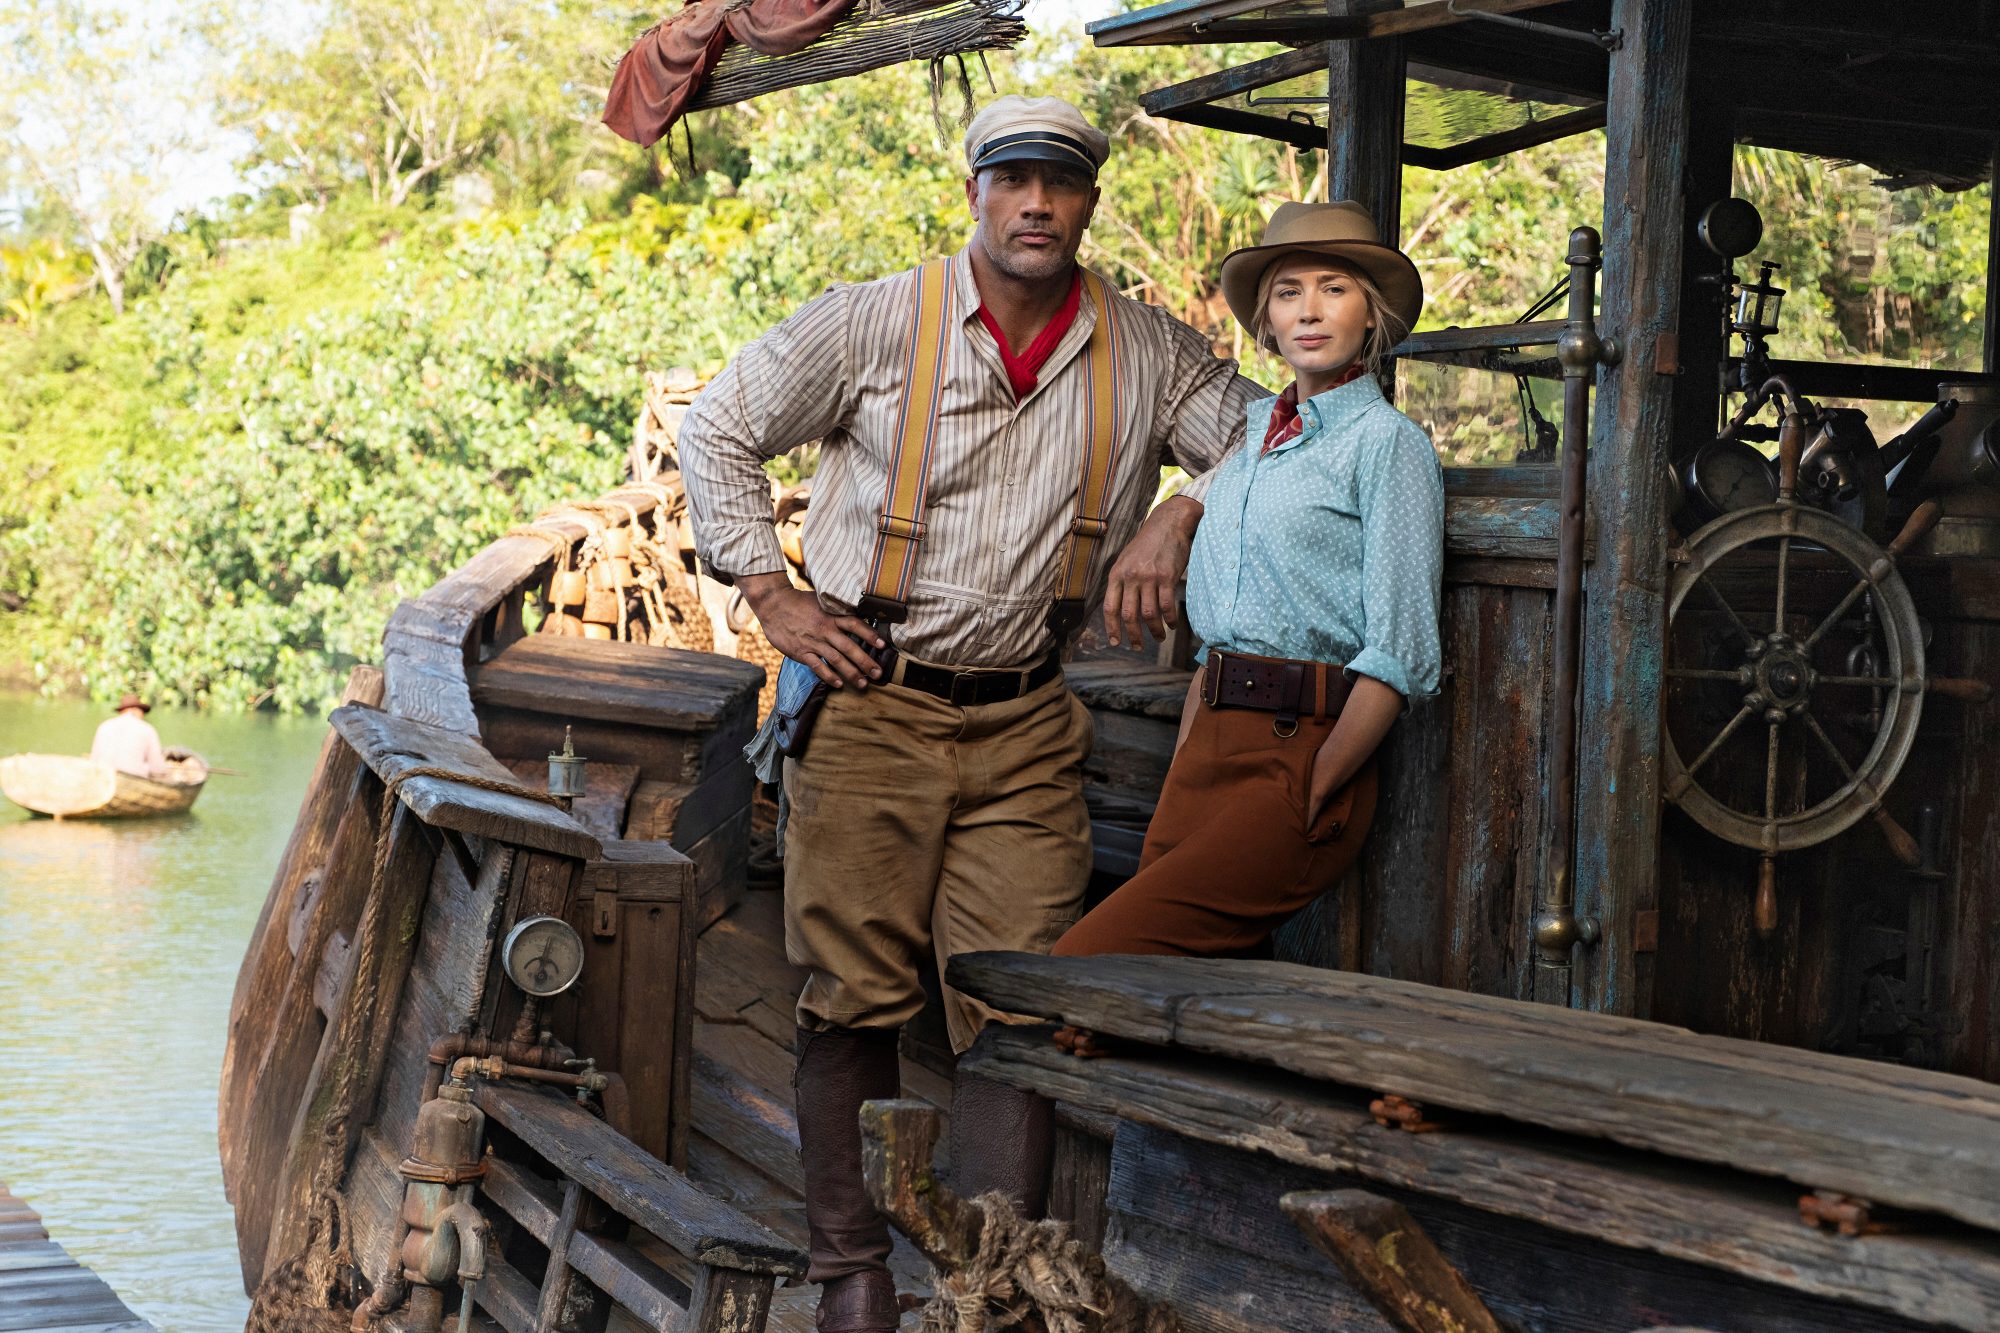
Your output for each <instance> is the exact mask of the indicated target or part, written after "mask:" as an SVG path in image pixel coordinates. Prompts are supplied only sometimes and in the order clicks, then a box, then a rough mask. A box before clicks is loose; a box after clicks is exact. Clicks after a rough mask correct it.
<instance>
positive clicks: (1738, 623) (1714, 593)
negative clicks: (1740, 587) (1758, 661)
mask: <svg viewBox="0 0 2000 1333" xmlns="http://www.w3.org/2000/svg"><path fill="white" fill-rule="evenodd" d="M1694 581H1695V582H1696V583H1699V584H1700V585H1701V587H1702V591H1703V592H1706V593H1707V594H1708V597H1709V600H1710V601H1712V602H1714V603H1715V609H1716V610H1718V611H1720V612H1722V614H1723V615H1725V616H1728V617H1729V623H1730V624H1732V625H1734V626H1735V627H1736V632H1737V633H1738V634H1741V635H1742V636H1743V642H1745V643H1751V644H1754V643H1756V642H1757V636H1756V635H1755V634H1752V633H1751V632H1750V627H1749V626H1748V625H1746V624H1744V623H1743V617H1742V616H1739V615H1737V614H1736V608H1735V607H1733V606H1731V605H1730V604H1729V601H1728V599H1727V598H1725V597H1723V595H1722V590H1721V589H1720V588H1718V587H1716V586H1715V585H1714V584H1713V583H1710V582H1709V581H1708V571H1707V570H1705V569H1704V570H1703V571H1701V573H1699V574H1697V575H1695V576H1694Z"/></svg>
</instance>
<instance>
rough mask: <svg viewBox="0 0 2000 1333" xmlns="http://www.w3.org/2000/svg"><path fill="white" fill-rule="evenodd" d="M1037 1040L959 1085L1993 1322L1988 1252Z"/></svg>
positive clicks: (1744, 1192) (1160, 1061) (1853, 1296)
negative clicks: (985, 1086)
mask: <svg viewBox="0 0 2000 1333" xmlns="http://www.w3.org/2000/svg"><path fill="white" fill-rule="evenodd" d="M1046 1031H1047V1030H1046V1029H1040V1028H1006V1029H995V1030H994V1031H993V1033H992V1035H990V1036H987V1035H982V1037H981V1040H980V1041H979V1042H978V1043H977V1044H976V1045H975V1046H974V1047H973V1049H972V1051H971V1052H969V1053H968V1054H967V1056H966V1066H965V1067H966V1068H967V1069H968V1070H971V1071H973V1072H976V1073H979V1074H983V1075H985V1076H986V1077H988V1078H993V1079H996V1080H999V1081H1000V1082H1003V1083H1010V1084H1013V1085H1015V1086H1017V1087H1028V1088H1033V1089H1035V1090H1037V1091H1039V1092H1041V1093H1043V1094H1044V1095H1047V1096H1052V1097H1059V1098H1062V1099H1063V1101H1064V1102H1065V1103H1066V1104H1075V1105H1081V1106H1088V1107H1092V1108H1094V1109H1097V1110H1100V1111H1104V1112H1109V1113H1113V1114H1116V1115H1119V1116H1122V1117H1124V1118H1125V1119H1126V1120H1129V1121H1133V1122H1135V1123H1138V1124H1143V1125H1150V1126H1153V1127H1154V1128H1157V1129H1163V1130H1168V1131H1171V1132H1173V1133H1176V1134H1180V1135H1184V1136H1187V1137H1190V1138H1195V1139H1201V1140H1204V1141H1207V1142H1212V1143H1220V1144H1223V1145H1225V1146H1229V1147H1235V1148H1244V1149H1248V1150H1250V1151H1253V1152H1258V1153H1263V1154H1267V1155H1269V1156H1272V1157H1275V1158H1277V1159H1279V1160H1281V1161H1286V1162H1291V1163H1294V1164H1296V1165H1299V1166H1306V1167H1312V1168H1314V1169H1316V1170H1320V1171H1325V1172H1329V1173H1352V1174H1353V1175H1354V1176H1357V1177H1360V1178H1362V1179H1364V1180H1368V1181H1371V1182H1376V1183H1380V1184H1384V1185H1390V1186H1394V1187H1396V1188H1400V1189H1407V1190H1411V1191H1414V1192H1416V1193H1420V1194H1425V1195H1432V1196H1436V1197H1438V1198H1443V1199H1449V1200H1451V1201H1453V1202H1456V1203H1462V1204H1465V1205H1466V1206H1468V1207H1471V1208H1476V1209H1479V1210H1481V1211H1482V1212H1486V1213H1491V1214H1497V1215H1499V1216H1503V1217H1510V1218H1518V1219H1521V1220H1523V1221H1526V1222H1533V1223H1536V1224H1538V1225H1542V1226H1547V1227H1551V1228H1554V1229H1556V1230H1559V1231H1564V1232H1568V1233H1570V1234H1572V1235H1578V1236H1588V1237H1592V1238H1595V1239H1598V1240H1602V1241H1605V1242H1607V1243H1610V1244H1613V1245H1619V1246H1623V1247H1626V1248H1629V1249H1641V1250H1648V1251H1651V1252H1653V1253H1656V1254H1660V1255H1664V1256H1667V1257H1669V1258H1674V1259H1682V1260H1686V1261H1688V1262H1690V1263H1695V1264H1700V1265H1703V1266H1706V1267H1712V1268H1718V1269H1721V1270H1723V1271H1725V1272H1729V1273H1732V1274H1735V1275H1737V1276H1739V1277H1743V1278H1748V1279H1752V1280H1755V1281H1759V1282H1766V1283H1771V1284H1773V1285H1777V1286H1784V1287H1790V1288H1793V1289H1795V1290H1798V1291H1801V1292H1804V1293H1807V1294H1809V1295H1813V1296H1819V1297H1824V1298H1826V1299H1829V1300H1835V1301H1843V1302H1851V1303H1853V1304H1856V1305H1859V1306H1862V1307H1864V1308H1868V1309H1875V1310H1881V1311H1884V1312H1886V1313H1890V1314H1896V1315H1900V1316H1903V1317H1907V1318H1910V1319H1914V1320H1918V1321H1920V1322H1922V1321H1935V1322H1936V1323H1938V1324H1941V1325H1943V1326H1945V1327H1950V1328H1957V1329H1965V1330H1974V1329H1984V1328H1987V1327H1989V1326H1991V1325H1992V1323H1993V1322H1994V1320H1995V1318H1996V1312H2000V1242H1995V1241H1993V1240H1991V1239H1982V1238H1979V1237H1976V1236H1972V1235H1911V1234H1898V1235H1873V1236H1860V1237H1843V1236H1836V1235H1832V1234H1829V1233H1826V1232H1822V1231H1818V1230H1815V1229H1812V1228H1809V1227H1805V1226H1801V1225H1800V1224H1799V1218H1798V1204H1797V1199H1798V1191H1797V1190H1796V1189H1792V1188H1787V1187H1786V1186H1784V1185H1783V1184H1781V1183H1777V1182H1772V1181H1769V1180H1766V1179H1763V1178H1761V1177H1753V1176H1745V1175H1741V1174H1738V1173H1735V1172H1730V1171H1726V1170H1722V1169H1719V1168H1714V1167H1703V1166H1696V1165H1691V1164H1688V1163H1680V1162H1672V1161H1669V1160H1667V1159H1663V1158H1660V1157H1656V1156H1653V1155H1651V1154H1644V1153H1635V1152H1630V1151H1627V1150H1624V1149H1619V1148H1611V1147H1605V1146H1603V1145H1600V1144H1593V1143H1587V1142H1585V1143H1579V1142H1578V1141H1576V1140H1574V1139H1566V1138H1562V1137H1559V1136H1556V1135H1553V1134H1547V1133H1544V1132H1541V1131H1536V1130H1529V1129H1524V1128H1521V1127H1518V1126H1510V1125H1507V1124H1505V1123H1504V1122H1494V1121H1481V1120H1471V1121H1468V1122H1463V1123H1461V1122H1456V1121H1455V1122H1453V1123H1452V1124H1451V1125H1450V1126H1448V1132H1439V1133H1429V1134H1410V1133H1406V1132H1404V1131H1402V1130H1400V1129H1389V1128H1385V1127H1383V1126H1381V1125H1379V1124H1377V1123H1376V1122H1375V1119H1374V1117H1373V1116H1371V1115H1370V1114H1369V1112H1368V1107H1367V1102H1368V1094H1366V1093H1356V1092H1352V1091H1350V1090H1347V1089H1343V1088H1340V1087H1338V1086H1336V1085H1331V1084H1324V1083H1315V1082H1312V1081H1309V1080H1306V1079H1303V1078H1300V1077H1298V1076H1296V1075H1290V1074H1283V1073H1279V1072H1276V1071H1271V1070H1262V1069H1257V1068H1253V1067H1248V1066H1244V1065H1239V1064H1235V1063H1233V1062H1228V1061H1222V1060H1216V1059H1211V1058H1204V1057H1191V1056H1188V1055H1186V1054H1181V1053H1176V1054H1173V1055H1167V1056H1152V1055H1141V1054H1138V1053H1134V1054H1132V1055H1116V1056H1113V1057H1110V1058H1107V1059H1103V1060H1094V1061H1089V1062H1084V1061H1078V1060H1076V1059H1075V1058H1073V1057H1071V1056H1068V1055H1066V1054H1064V1053H1062V1052H1061V1051H1059V1050H1057V1049H1055V1048H1054V1044H1053V1042H1051V1041H1048V1040H1046V1039H1045V1033H1046Z"/></svg>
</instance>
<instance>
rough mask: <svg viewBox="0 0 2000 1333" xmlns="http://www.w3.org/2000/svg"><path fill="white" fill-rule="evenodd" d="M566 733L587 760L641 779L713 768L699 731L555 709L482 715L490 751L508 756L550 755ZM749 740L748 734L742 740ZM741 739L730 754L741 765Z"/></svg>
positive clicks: (684, 778) (694, 774)
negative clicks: (576, 717)
mask: <svg viewBox="0 0 2000 1333" xmlns="http://www.w3.org/2000/svg"><path fill="white" fill-rule="evenodd" d="M565 733H568V734H569V735H570V737H571V739H572V742H573V744H574V745H575V747H576V752H577V753H578V754H580V755H582V756H583V757H584V759H585V761H586V762H589V763H612V764H633V765H636V766H637V767H638V769H639V779H640V781H642V782H699V781H701V780H702V779H703V778H705V777H707V776H708V775H709V773H710V772H711V771H713V769H712V768H711V767H705V766H704V759H705V757H706V755H707V749H708V746H707V741H706V739H705V738H704V737H701V736H697V735H685V734H680V733H672V732H659V731H654V730H652V729H651V728H642V727H633V726H629V725H626V724H624V723H614V722H594V721H590V720H588V719H585V720H583V721H580V722H573V723H571V722H565V721H564V720H563V719H562V718H561V717H559V716H557V715H555V714H550V713H531V712H528V711H526V710H525V709H518V708H498V707H491V708H487V709H484V710H483V711H482V712H481V714H480V736H481V737H482V739H483V741H484V743H485V746H486V748H487V750H488V751H489V752H491V753H493V754H496V755H506V756H508V757H509V758H514V757H522V758H528V759H535V758H542V757H546V756H547V755H549V754H551V753H553V752H556V751H559V750H561V749H562V747H563V736H564V734H565ZM749 739H750V737H749V735H747V734H746V735H744V736H743V738H742V741H747V740H749ZM742 741H739V742H738V743H737V753H736V754H735V755H734V756H732V758H733V760H734V762H736V763H739V764H740V763H741V762H742V760H743V755H742V752H741V751H742Z"/></svg>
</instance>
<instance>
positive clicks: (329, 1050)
mask: <svg viewBox="0 0 2000 1333" xmlns="http://www.w3.org/2000/svg"><path fill="white" fill-rule="evenodd" d="M390 818H391V824H390V828H389V850H388V857H387V861H386V863H385V865H384V867H383V871H382V879H381V883H380V884H379V886H370V887H371V890H372V892H371V894H370V896H367V897H365V898H364V900H363V902H362V904H361V909H360V912H359V914H358V917H357V924H356V926H355V927H354V945H353V949H352V954H353V963H352V970H351V972H350V975H349V977H348V979H347V982H346V984H345V986H344V988H343V989H344V995H343V999H342V1003H341V1007H340V1011H339V1014H338V1017H336V1018H334V1019H331V1020H329V1021H328V1023H327V1025H326V1031H325V1034H324V1035H323V1037H322V1039H321V1041H320V1043H319V1050H318V1052H317V1053H316V1054H315V1056H314V1059H313V1065H312V1069H311V1071H310V1073H309V1074H308V1075H307V1076H306V1078H305V1080H304V1081H303V1082H302V1083H300V1084H298V1085H296V1086H294V1087H292V1088H290V1089H288V1090H287V1092H288V1094H289V1096H290V1097H292V1098H293V1104H294V1105H295V1106H296V1108H297V1112H296V1115H295V1117H294V1119H293V1121H292V1130H291V1134H290V1135H289V1137H288V1143H289V1147H288V1149H287V1151H286V1155H285V1164H284V1167H283V1170H282V1171H281V1172H280V1175H279V1186H278V1193H277V1197H276V1200H275V1202H274V1206H273V1210H272V1223H271V1233H270V1236H271V1239H270V1246H269V1248H268V1249H267V1250H266V1252H265V1263H266V1269H265V1271H266V1273H267V1274H268V1273H269V1271H270V1267H271V1265H272V1264H273V1263H274V1262H282V1261H283V1260H285V1259H289V1258H291V1257H292V1256H294V1255H297V1254H301V1253H303V1252H304V1251H305V1248H306V1244H307V1241H308V1239H309V1237H310V1233H311V1225H312V1221H313V1218H314V1215H315V1213H316V1205H317V1202H318V1196H319V1194H320V1192H321V1191H322V1190H327V1189H338V1188H339V1186H340V1182H341V1181H342V1179H343V1178H344V1177H345V1176H346V1174H347V1168H348V1164H349V1162H351V1161H352V1160H353V1157H354V1151H355V1147H356V1145H357V1144H358V1143H359V1141H360V1137H361V1131H362V1129H363V1127H364V1126H365V1125H366V1124H367V1123H368V1121H369V1120H371V1119H373V1116H374V1109H375V1099H376V1096H377V1094H378V1093H379V1091H380V1090H381V1086H382V1075H383V1071H384V1065H385V1061H384V1056H385V1054H386V1052H387V1050H388V1046H389V1039H390V1036H391V1035H392V1033H393V1032H394V1030H395V1016H396V1009H397V1005H398V1004H399V1003H400V1002H401V999H402V994H403V983H404V978H405V977H406V976H407V974H408V972H409V963H410V955H411V953H412V952H413V951H414V950H415V947H416V937H417V925H418V923H419V922H420V921H421V920H422V918H423V906H424V897H425V890H426V888H427V887H428V886H429V884H430V878H431V867H432V864H433V863H434V862H435V861H436V859H437V853H438V850H439V845H440V839H439V837H438V835H437V834H435V833H433V832H432V831H431V830H429V829H428V828H426V827H425V826H424V825H423V824H421V823H420V822H419V821H418V820H417V818H416V816H415V815H414V814H413V813H412V812H410V811H408V810H405V809H404V808H402V807H401V806H398V807H397V808H396V810H394V811H393V812H392V813H391V816H390ZM369 859H370V862H371V865H372V861H373V857H372V855H371V857H370V858H369ZM364 873H366V872H364Z"/></svg>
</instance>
